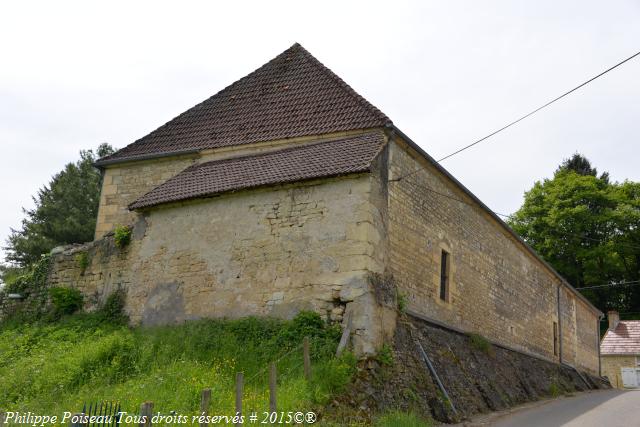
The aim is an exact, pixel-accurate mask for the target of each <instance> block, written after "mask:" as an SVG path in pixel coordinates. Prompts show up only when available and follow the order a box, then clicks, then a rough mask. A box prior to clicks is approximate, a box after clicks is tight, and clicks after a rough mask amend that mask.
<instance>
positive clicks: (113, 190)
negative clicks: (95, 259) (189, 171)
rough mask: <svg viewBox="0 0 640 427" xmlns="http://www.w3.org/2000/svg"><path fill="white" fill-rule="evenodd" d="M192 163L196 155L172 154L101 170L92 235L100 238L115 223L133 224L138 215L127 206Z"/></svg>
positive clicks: (115, 224) (114, 225) (111, 228)
mask: <svg viewBox="0 0 640 427" xmlns="http://www.w3.org/2000/svg"><path fill="white" fill-rule="evenodd" d="M194 162H195V157H191V158H189V157H177V158H176V157H172V158H168V159H157V160H150V161H140V162H131V163H123V164H119V165H117V166H113V167H108V168H106V169H105V170H104V172H103V180H102V190H101V193H100V208H99V209H98V218H97V221H96V234H95V238H96V239H99V238H101V237H103V236H104V235H105V234H107V233H108V232H110V231H111V230H113V228H114V227H116V226H117V225H129V224H131V223H133V222H134V221H135V220H136V218H137V215H136V213H135V212H130V211H129V209H128V208H127V206H128V205H129V204H130V203H131V202H133V201H134V200H136V199H137V198H138V197H140V196H142V195H143V194H145V193H147V192H149V191H150V190H152V189H153V188H155V187H157V186H158V185H160V184H161V183H163V182H164V181H166V180H167V179H169V178H171V177H172V176H174V175H175V174H177V173H178V172H180V171H182V170H183V169H185V168H187V167H189V166H190V165H191V164H193V163H194Z"/></svg>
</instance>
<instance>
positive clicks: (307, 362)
mask: <svg viewBox="0 0 640 427" xmlns="http://www.w3.org/2000/svg"><path fill="white" fill-rule="evenodd" d="M302 348H303V356H304V377H305V378H306V379H307V381H310V380H311V350H310V349H309V337H304V341H303V347H302Z"/></svg>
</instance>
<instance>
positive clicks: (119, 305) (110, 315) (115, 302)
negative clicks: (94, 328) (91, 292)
mask: <svg viewBox="0 0 640 427" xmlns="http://www.w3.org/2000/svg"><path fill="white" fill-rule="evenodd" d="M125 296H126V294H125V291H124V289H118V290H116V291H114V292H112V293H111V294H109V296H108V297H107V299H106V300H105V302H104V304H103V305H102V307H100V309H99V310H98V314H99V315H100V317H101V318H102V319H103V320H105V321H107V322H110V323H115V324H121V323H127V315H126V314H125V312H124V304H125Z"/></svg>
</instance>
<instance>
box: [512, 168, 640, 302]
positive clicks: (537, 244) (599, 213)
mask: <svg viewBox="0 0 640 427" xmlns="http://www.w3.org/2000/svg"><path fill="white" fill-rule="evenodd" d="M509 224H510V225H511V227H512V228H513V229H514V230H515V231H516V232H517V233H518V234H520V235H521V236H522V237H523V239H524V240H525V241H526V242H527V243H529V244H530V245H531V246H532V247H533V248H534V249H535V250H536V251H537V252H538V253H539V254H540V255H541V256H542V257H543V258H544V259H545V260H546V261H547V262H549V263H550V264H551V265H552V266H553V267H554V268H555V269H556V270H558V272H559V273H560V274H561V275H562V276H564V277H565V278H566V279H567V280H568V281H569V283H571V284H572V285H574V286H575V287H577V288H580V287H586V286H590V285H601V284H607V283H619V282H624V281H636V280H640V183H636V182H631V181H625V182H622V183H617V182H615V183H611V182H610V181H609V176H608V174H607V173H604V174H602V175H601V176H600V177H598V176H597V171H596V169H595V168H594V167H592V166H591V164H590V163H589V162H588V160H587V159H585V158H584V157H582V156H579V155H574V157H572V158H571V159H569V160H566V161H565V162H564V163H563V164H562V165H561V166H560V167H559V168H558V170H557V171H556V172H555V174H554V176H553V178H552V179H545V180H543V181H538V182H536V183H535V184H534V186H533V188H532V189H531V190H529V191H528V192H526V193H525V197H524V204H523V205H522V207H521V208H520V209H519V210H518V211H517V212H516V213H515V214H513V215H512V217H511V218H510V219H509ZM582 293H583V294H584V295H585V296H586V297H587V298H588V299H589V300H590V301H591V302H592V303H593V304H594V305H595V306H596V307H598V308H599V309H600V310H602V311H605V312H606V311H607V310H609V309H617V310H618V311H621V312H638V311H640V287H637V286H636V287H634V286H618V287H605V288H598V289H591V290H585V291H583V292H582Z"/></svg>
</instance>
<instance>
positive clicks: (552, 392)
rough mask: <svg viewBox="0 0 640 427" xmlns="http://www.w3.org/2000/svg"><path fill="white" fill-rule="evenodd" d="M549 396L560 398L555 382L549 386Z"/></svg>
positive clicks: (558, 388)
mask: <svg viewBox="0 0 640 427" xmlns="http://www.w3.org/2000/svg"><path fill="white" fill-rule="evenodd" d="M549 394H550V395H551V397H558V396H560V387H559V386H558V384H557V383H556V382H553V383H551V385H550V386H549Z"/></svg>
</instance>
